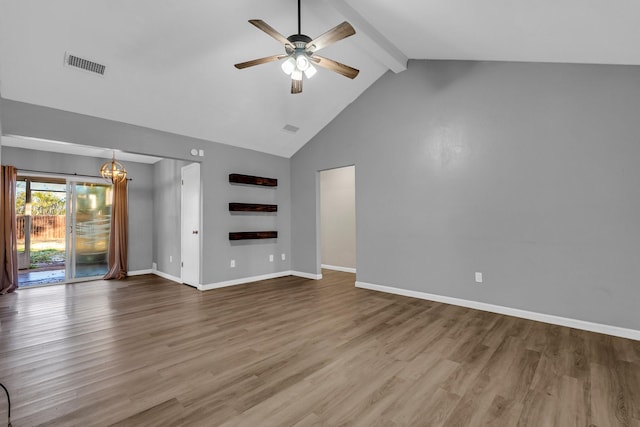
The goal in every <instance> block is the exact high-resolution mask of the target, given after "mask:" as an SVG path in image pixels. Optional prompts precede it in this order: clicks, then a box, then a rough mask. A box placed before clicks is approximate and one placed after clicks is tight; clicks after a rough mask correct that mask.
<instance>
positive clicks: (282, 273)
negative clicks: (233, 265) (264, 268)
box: [198, 270, 322, 291]
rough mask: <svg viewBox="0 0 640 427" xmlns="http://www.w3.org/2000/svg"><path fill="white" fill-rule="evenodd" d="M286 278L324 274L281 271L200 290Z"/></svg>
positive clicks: (320, 277) (229, 281)
mask: <svg viewBox="0 0 640 427" xmlns="http://www.w3.org/2000/svg"><path fill="white" fill-rule="evenodd" d="M286 276H298V277H303V278H305V279H313V280H320V279H322V274H308V273H301V272H299V271H291V270H287V271H279V272H277V273H270V274H263V275H260V276H251V277H241V278H240V279H233V280H227V281H224V282H216V283H209V284H207V285H199V286H198V289H200V290H201V291H209V290H211V289H219V288H226V287H227V286H236V285H244V284H246V283H251V282H259V281H260V280H268V279H276V278H278V277H286Z"/></svg>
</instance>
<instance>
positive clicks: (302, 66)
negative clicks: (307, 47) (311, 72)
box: [296, 53, 311, 71]
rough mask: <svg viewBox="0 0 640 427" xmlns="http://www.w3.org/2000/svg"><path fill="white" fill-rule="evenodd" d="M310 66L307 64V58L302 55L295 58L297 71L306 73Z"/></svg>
mask: <svg viewBox="0 0 640 427" xmlns="http://www.w3.org/2000/svg"><path fill="white" fill-rule="evenodd" d="M310 65H311V64H310V63H309V58H307V55H305V54H303V53H302V54H300V55H298V56H297V57H296V67H298V70H300V71H306V70H307V68H309V66H310Z"/></svg>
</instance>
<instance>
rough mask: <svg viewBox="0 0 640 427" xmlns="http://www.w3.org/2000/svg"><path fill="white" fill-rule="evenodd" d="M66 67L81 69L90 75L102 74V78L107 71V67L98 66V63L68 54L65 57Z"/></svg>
mask: <svg viewBox="0 0 640 427" xmlns="http://www.w3.org/2000/svg"><path fill="white" fill-rule="evenodd" d="M64 65H66V66H68V67H74V68H79V69H81V70H84V71H88V72H90V73H95V74H100V75H101V76H104V72H105V70H106V69H107V66H106V65H102V64H98V63H97V62H94V61H90V60H88V59H85V58H80V57H79V56H76V55H72V54H70V53H68V52H67V53H65V55H64Z"/></svg>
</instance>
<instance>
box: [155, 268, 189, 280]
mask: <svg viewBox="0 0 640 427" xmlns="http://www.w3.org/2000/svg"><path fill="white" fill-rule="evenodd" d="M151 273H152V274H155V275H156V276H160V277H162V278H163V279H167V280H171V281H172V282H176V283H182V279H181V278H179V277H176V276H172V275H170V274H167V273H164V272H162V271H158V270H156V269H151Z"/></svg>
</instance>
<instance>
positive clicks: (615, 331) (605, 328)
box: [356, 282, 640, 340]
mask: <svg viewBox="0 0 640 427" xmlns="http://www.w3.org/2000/svg"><path fill="white" fill-rule="evenodd" d="M356 287H358V288H363V289H369V290H372V291H379V292H386V293H389V294H396V295H403V296H406V297H412V298H418V299H424V300H429V301H436V302H442V303H445V304H451V305H458V306H461V307H467V308H473V309H476V310H482V311H489V312H491V313H498V314H505V315H507V316H514V317H521V318H523V319H529V320H536V321H538V322H544V323H550V324H552V325H560V326H567V327H569V328H574V329H582V330H585V331H590V332H598V333H601V334H607V335H613V336H617V337H622V338H629V339H632V340H640V331H636V330H634V329H627V328H621V327H619V326H611V325H603V324H600V323H593V322H587V321H584V320H576V319H569V318H566V317H560V316H554V315H551V314H544V313H536V312H533V311H526V310H520V309H517V308H510V307H504V306H500V305H494V304H488V303H484V302H478V301H470V300H464V299H460V298H453V297H446V296H442V295H435V294H428V293H425V292H419V291H411V290H408V289H400V288H393V287H390V286H382V285H374V284H371V283H365V282H356Z"/></svg>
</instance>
